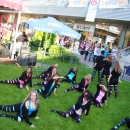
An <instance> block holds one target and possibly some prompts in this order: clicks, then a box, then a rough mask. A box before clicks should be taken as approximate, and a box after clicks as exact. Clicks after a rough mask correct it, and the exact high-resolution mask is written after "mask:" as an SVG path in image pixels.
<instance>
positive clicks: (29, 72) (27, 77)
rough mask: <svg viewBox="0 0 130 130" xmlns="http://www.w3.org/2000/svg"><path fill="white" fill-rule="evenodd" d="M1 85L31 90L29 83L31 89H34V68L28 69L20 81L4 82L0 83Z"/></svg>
mask: <svg viewBox="0 0 130 130" xmlns="http://www.w3.org/2000/svg"><path fill="white" fill-rule="evenodd" d="M0 83H7V84H16V86H17V87H18V88H20V89H22V88H23V87H24V86H26V89H27V90H29V88H28V86H27V84H28V83H29V85H30V87H32V68H31V67H28V68H27V70H26V71H24V72H23V73H22V75H21V76H20V77H19V78H18V79H13V80H3V81H0Z"/></svg>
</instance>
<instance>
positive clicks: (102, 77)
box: [100, 73, 109, 88]
mask: <svg viewBox="0 0 130 130" xmlns="http://www.w3.org/2000/svg"><path fill="white" fill-rule="evenodd" d="M104 76H106V82H107V88H108V87H109V82H108V78H109V75H105V74H103V73H102V75H101V80H100V83H102V82H103V79H104Z"/></svg>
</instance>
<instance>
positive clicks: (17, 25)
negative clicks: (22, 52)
mask: <svg viewBox="0 0 130 130" xmlns="http://www.w3.org/2000/svg"><path fill="white" fill-rule="evenodd" d="M20 19H21V11H19V12H18V19H17V24H16V30H15V36H14V43H13V47H12V48H13V50H12V52H11V53H12V55H11V59H14V54H15V49H14V46H15V44H16V38H17V32H18V29H19V23H20Z"/></svg>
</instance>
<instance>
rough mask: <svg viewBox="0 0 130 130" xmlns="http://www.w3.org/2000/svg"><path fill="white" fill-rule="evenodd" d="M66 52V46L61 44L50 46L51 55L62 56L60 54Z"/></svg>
mask: <svg viewBox="0 0 130 130" xmlns="http://www.w3.org/2000/svg"><path fill="white" fill-rule="evenodd" d="M65 52H66V50H65V48H64V47H61V46H57V45H51V47H50V48H49V54H50V56H51V57H60V55H61V54H62V53H65Z"/></svg>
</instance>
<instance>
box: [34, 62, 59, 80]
mask: <svg viewBox="0 0 130 130" xmlns="http://www.w3.org/2000/svg"><path fill="white" fill-rule="evenodd" d="M57 67H58V63H54V64H53V65H52V66H50V67H49V68H48V69H47V70H46V71H44V72H42V73H41V75H38V76H34V77H32V78H33V79H38V78H41V79H43V80H45V79H46V78H47V77H49V74H50V72H52V71H53V68H57Z"/></svg>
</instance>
